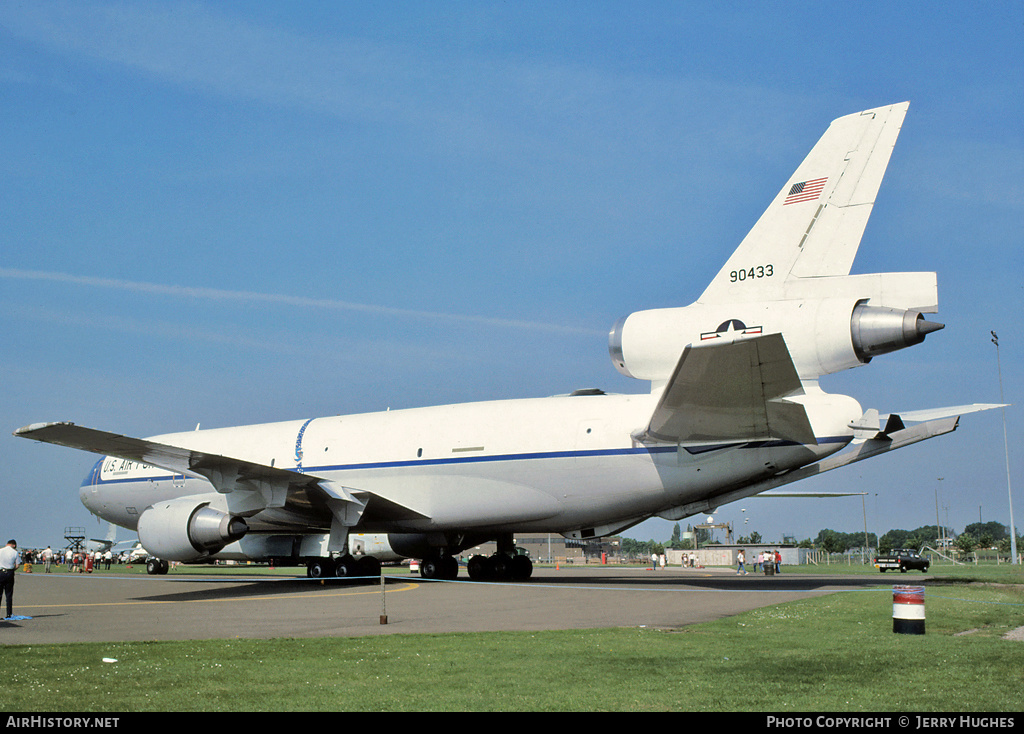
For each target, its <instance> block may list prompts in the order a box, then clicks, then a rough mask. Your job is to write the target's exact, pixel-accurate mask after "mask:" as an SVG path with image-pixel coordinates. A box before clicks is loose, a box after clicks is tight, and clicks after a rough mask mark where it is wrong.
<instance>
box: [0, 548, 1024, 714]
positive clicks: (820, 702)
mask: <svg viewBox="0 0 1024 734" xmlns="http://www.w3.org/2000/svg"><path fill="white" fill-rule="evenodd" d="M790 570H791V571H795V570H796V569H790ZM836 570H837V571H840V572H842V573H846V572H848V569H836ZM935 570H936V576H935V577H933V578H932V579H930V580H929V581H927V583H926V584H925V586H926V612H927V623H926V624H927V634H925V635H896V634H893V633H892V618H891V612H892V605H891V593H892V589H891V586H892V584H893V583H914V584H918V583H921V578H920V574H905V575H904V574H886V575H885V577H884V580H883V579H882V578H881V574H878V575H879V576H880V579H879V587H878V588H877V589H875V590H858V591H847V592H841V593H836V594H833V595H830V596H826V597H818V598H811V599H805V600H801V601H798V602H793V603H789V604H782V605H777V606H771V607H766V608H763V609H759V610H755V611H752V612H749V613H746V614H742V615H739V616H736V617H730V618H728V619H722V620H719V621H716V622H709V623H705V624H700V625H694V626H691V627H687V628H685V629H682V630H673V631H668V630H657V629H608V630H584V631H559V632H515V633H513V632H508V633H482V634H450V635H391V636H374V637H359V638H328V639H278V640H266V641H260V640H223V641H204V642H159V643H156V642H153V643H114V644H111V643H104V644H71V645H42V646H39V645H33V646H7V647H0V664H2V666H3V669H4V671H5V675H6V678H7V686H6V688H5V695H4V697H3V703H2V704H0V708H2V709H3V710H5V711H19V712H30V711H76V712H135V711H313V710H335V711H773V712H793V711H798V712H800V711H844V712H845V711H869V712H879V711H958V712H959V711H964V712H966V711H990V712H991V711H1019V710H1020V709H1021V685H1022V682H1024V641H1010V640H1006V639H1003V636H1004V635H1005V634H1007V633H1008V632H1010V631H1011V630H1013V629H1015V628H1018V627H1021V626H1024V578H1022V575H1021V571H1020V570H1018V569H1015V568H1013V567H1008V566H1003V567H994V566H993V567H992V568H986V567H979V568H973V567H956V568H950V569H948V572H947V569H941V568H940V569H935ZM818 572H821V569H818ZM968 572H970V575H968ZM875 573H877V571H876V572H875ZM105 658H106V659H108V660H116V662H104V659H105Z"/></svg>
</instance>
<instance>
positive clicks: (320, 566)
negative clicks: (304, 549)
mask: <svg viewBox="0 0 1024 734" xmlns="http://www.w3.org/2000/svg"><path fill="white" fill-rule="evenodd" d="M330 575H331V574H330V571H329V570H328V566H327V559H325V558H314V559H313V560H311V561H309V562H308V563H307V564H306V576H307V577H308V578H311V579H322V578H325V577H327V576H330Z"/></svg>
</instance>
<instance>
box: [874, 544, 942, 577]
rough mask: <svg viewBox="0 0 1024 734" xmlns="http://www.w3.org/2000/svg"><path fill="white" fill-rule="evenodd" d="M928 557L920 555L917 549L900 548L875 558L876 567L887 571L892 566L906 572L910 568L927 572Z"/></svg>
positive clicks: (883, 571)
mask: <svg viewBox="0 0 1024 734" xmlns="http://www.w3.org/2000/svg"><path fill="white" fill-rule="evenodd" d="M928 563H929V561H928V559H927V558H924V557H923V556H921V555H919V554H918V552H917V551H916V550H911V549H909V548H899V549H897V550H894V551H892V552H891V553H888V554H886V555H882V556H878V557H877V558H875V568H877V569H878V570H879V571H881V572H882V573H885V572H886V571H888V570H889V569H890V568H891V569H893V570H896V569H899V571H900V573H906V572H907V571H908V570H909V569H914V570H915V571H920V572H921V573H925V572H927V571H928Z"/></svg>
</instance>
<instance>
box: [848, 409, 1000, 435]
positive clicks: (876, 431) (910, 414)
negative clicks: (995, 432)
mask: <svg viewBox="0 0 1024 734" xmlns="http://www.w3.org/2000/svg"><path fill="white" fill-rule="evenodd" d="M1005 407H1006V405H1002V404H999V403H972V404H971V405H956V406H952V407H948V408H928V409H925V410H908V411H903V412H899V413H889V414H888V415H879V413H878V411H877V410H874V409H872V410H868V411H865V413H864V415H862V416H861V417H860V418H859V419H858V420H857V421H855V422H853V423H851V424H850V428H852V429H853V435H854V438H855V440H858V441H863V440H866V439H871V438H885V437H886V436H889V435H891V434H893V433H895V432H896V431H899V430H902V429H903V428H905V427H906V424H907V423H921V422H924V421H933V420H937V419H940V418H954V417H959V416H961V415H966V414H967V413H977V412H980V411H982V410H992V409H993V408H1005Z"/></svg>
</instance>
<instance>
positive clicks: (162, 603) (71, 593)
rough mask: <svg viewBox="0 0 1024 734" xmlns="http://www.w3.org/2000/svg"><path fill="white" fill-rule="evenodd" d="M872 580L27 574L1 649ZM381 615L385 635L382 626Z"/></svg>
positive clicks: (352, 630) (500, 624)
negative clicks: (361, 579) (360, 580)
mask: <svg viewBox="0 0 1024 734" xmlns="http://www.w3.org/2000/svg"><path fill="white" fill-rule="evenodd" d="M878 583H879V580H878V579H877V578H876V577H874V576H864V575H861V576H806V575H797V574H792V575H787V574H785V573H783V574H781V575H778V576H772V577H765V576H755V575H753V574H750V575H748V576H736V574H735V572H734V571H731V570H726V569H708V570H703V569H702V570H693V569H665V570H659V571H649V570H643V569H616V568H607V567H606V568H593V567H591V568H586V567H582V568H581V567H575V568H567V569H562V570H555V569H545V568H542V569H537V570H536V571H535V573H534V578H533V579H531V580H530V581H528V582H525V583H516V584H478V583H471V582H468V581H462V582H451V583H439V582H426V581H423V580H422V579H420V578H419V576H416V575H411V574H410V575H408V576H404V575H403V576H397V577H391V576H389V577H388V581H387V584H386V587H385V588H386V594H384V595H383V600H382V594H381V589H380V584H379V583H376V582H370V583H367V584H365V585H350V584H339V583H328V584H322V583H320V582H314V581H308V580H306V579H304V578H299V577H296V578H294V579H288V578H280V577H256V576H244V575H239V574H238V573H237V572H228V571H226V572H225V574H224V575H223V576H220V575H216V574H211V575H204V576H189V575H186V574H184V573H182V574H176V573H174V572H172V573H171V574H170V575H167V576H141V575H136V576H131V575H124V576H119V575H116V574H113V575H89V576H86V575H78V574H69V573H66V572H55V573H51V574H43V573H33V574H24V573H19V574H18V578H17V582H16V584H15V593H14V601H15V612H14V613H15V615H21V616H27V617H31V619H25V620H12V621H0V644H41V643H67V642H99V641H133V640H184V639H230V638H236V637H238V638H275V637H327V636H357V635H370V634H403V633H404V634H410V633H420V632H433V633H438V632H465V631H485V630H541V629H582V628H594V627H638V626H648V627H658V628H677V627H682V626H685V625H688V624H694V623H697V622H704V621H708V620H711V619H716V618H719V617H723V616H729V615H732V614H738V613H739V612H742V611H746V610H749V609H754V608H757V607H764V606H769V605H772V604H777V603H781V602H786V601H792V600H794V599H799V598H804V597H807V596H808V595H817V594H823V593H830V592H835V591H840V590H844V589H856V588H869V587H872V586H877V585H878ZM382 611H383V612H384V613H386V615H387V624H381V614H382Z"/></svg>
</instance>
